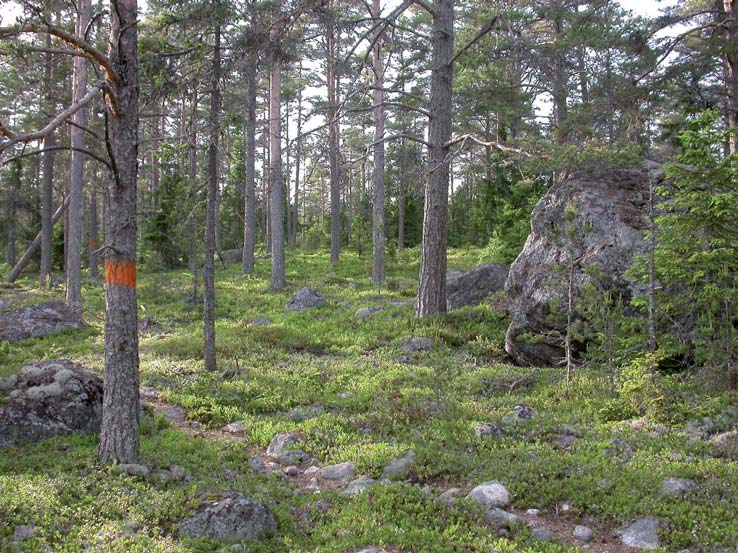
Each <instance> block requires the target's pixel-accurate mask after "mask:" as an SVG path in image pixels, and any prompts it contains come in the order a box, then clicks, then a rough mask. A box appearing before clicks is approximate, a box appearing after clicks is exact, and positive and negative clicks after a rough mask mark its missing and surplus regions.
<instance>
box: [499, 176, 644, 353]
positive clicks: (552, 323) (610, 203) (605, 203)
mask: <svg viewBox="0 0 738 553" xmlns="http://www.w3.org/2000/svg"><path fill="white" fill-rule="evenodd" d="M647 183H648V177H647V174H646V173H645V172H644V171H641V170H638V169H630V170H618V171H610V172H606V173H602V174H599V175H592V174H590V175H582V174H579V175H574V176H573V177H571V178H569V179H568V180H565V181H562V182H560V183H558V184H556V185H554V186H552V187H551V189H550V190H549V191H548V193H547V194H546V195H545V196H544V197H543V198H542V199H541V200H540V202H538V205H537V206H536V208H535V209H534V210H533V214H532V216H531V233H530V235H529V236H528V240H527V241H526V243H525V246H524V247H523V251H522V252H521V253H520V255H519V256H518V258H517V259H516V260H515V262H514V263H513V264H512V265H511V267H510V273H509V275H508V277H507V282H506V283H505V292H506V294H507V300H508V302H509V305H510V315H511V322H510V326H509V328H508V330H507V336H506V339H505V349H506V351H507V352H508V353H509V354H510V356H512V358H513V359H514V360H515V361H516V362H517V363H519V364H521V365H533V366H552V365H556V364H558V363H559V362H560V360H561V359H562V358H563V356H564V353H563V344H562V343H561V340H560V339H559V338H558V337H557V336H556V334H557V331H558V333H559V334H560V333H561V332H563V331H564V323H565V316H564V313H563V307H562V306H565V305H566V298H567V286H566V281H567V277H566V275H565V274H564V273H565V269H564V267H565V266H566V264H567V263H568V262H569V260H570V259H571V253H572V252H573V254H574V256H575V258H576V259H577V260H578V261H577V271H576V276H575V278H574V288H575V293H578V291H579V290H580V289H581V287H582V286H583V285H585V284H587V283H589V282H592V277H591V276H590V274H589V272H588V268H592V267H594V266H596V268H597V270H598V272H599V276H598V279H597V280H598V286H599V287H600V288H602V289H608V290H610V291H612V293H613V294H614V295H615V296H616V297H617V296H618V295H619V296H621V297H622V300H623V304H624V305H628V303H629V301H630V299H631V297H632V296H633V295H634V293H640V292H641V291H642V290H641V287H640V286H641V285H639V284H637V283H635V282H631V281H629V280H627V279H626V278H625V277H624V276H623V273H624V272H625V271H626V270H627V269H629V268H630V267H631V266H632V264H633V259H634V257H635V256H638V255H643V254H645V253H646V251H647V242H646V240H645V239H644V234H643V230H644V213H645V211H644V208H645V205H646V199H647ZM568 204H571V205H573V206H574V208H575V210H576V219H575V221H574V223H573V227H574V228H577V227H579V228H583V227H584V226H585V225H584V224H585V223H586V227H587V230H586V231H582V232H580V233H579V234H580V237H579V239H578V240H577V242H578V243H577V244H575V245H574V247H573V248H572V246H571V244H567V241H571V240H570V239H568V238H567V232H565V229H564V225H565V223H564V211H565V209H566V207H567V205H568ZM556 305H558V306H559V307H558V311H559V312H560V313H559V315H560V316H556V310H555V309H553V308H554V307H555V306H556ZM552 311H553V313H552ZM575 347H579V348H581V347H584V343H578V344H575Z"/></svg>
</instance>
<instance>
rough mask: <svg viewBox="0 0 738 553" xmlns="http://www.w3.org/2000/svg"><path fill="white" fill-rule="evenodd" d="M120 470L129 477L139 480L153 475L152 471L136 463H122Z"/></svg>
mask: <svg viewBox="0 0 738 553" xmlns="http://www.w3.org/2000/svg"><path fill="white" fill-rule="evenodd" d="M118 470H119V471H120V472H123V473H125V474H128V475H129V476H137V477H138V478H148V477H149V475H151V469H149V467H147V466H145V465H137V464H136V463H122V464H120V465H118Z"/></svg>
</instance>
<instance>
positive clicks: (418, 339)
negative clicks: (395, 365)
mask: <svg viewBox="0 0 738 553" xmlns="http://www.w3.org/2000/svg"><path fill="white" fill-rule="evenodd" d="M432 347H433V339H432V338H427V337H425V336H413V337H412V338H408V339H407V340H405V341H404V342H403V343H402V347H401V349H402V351H406V352H408V353H413V352H421V351H430V350H431V348H432Z"/></svg>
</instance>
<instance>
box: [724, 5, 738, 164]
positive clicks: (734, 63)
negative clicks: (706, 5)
mask: <svg viewBox="0 0 738 553" xmlns="http://www.w3.org/2000/svg"><path fill="white" fill-rule="evenodd" d="M723 1H724V6H725V16H726V21H728V22H727V23H725V24H724V26H723V28H724V34H725V41H724V46H723V48H724V50H723V75H724V80H725V89H726V90H725V91H726V95H727V110H726V111H727V127H728V130H729V131H731V132H730V134H729V136H728V149H729V151H730V153H731V154H738V0H723Z"/></svg>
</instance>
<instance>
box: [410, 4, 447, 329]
mask: <svg viewBox="0 0 738 553" xmlns="http://www.w3.org/2000/svg"><path fill="white" fill-rule="evenodd" d="M433 10H434V15H433V45H432V72H431V97H430V119H429V123H428V139H429V142H430V151H429V156H428V158H429V159H428V180H427V183H426V188H425V207H424V211H423V244H422V246H421V257H420V282H419V284H418V306H417V310H416V314H417V316H418V317H427V316H429V315H437V314H440V313H445V312H446V247H447V242H448V181H449V160H448V154H449V147H448V146H447V144H448V142H449V141H450V139H451V100H452V87H453V66H452V65H451V64H450V63H449V61H450V60H451V58H452V56H453V48H454V0H436V1H435V2H434V3H433Z"/></svg>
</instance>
